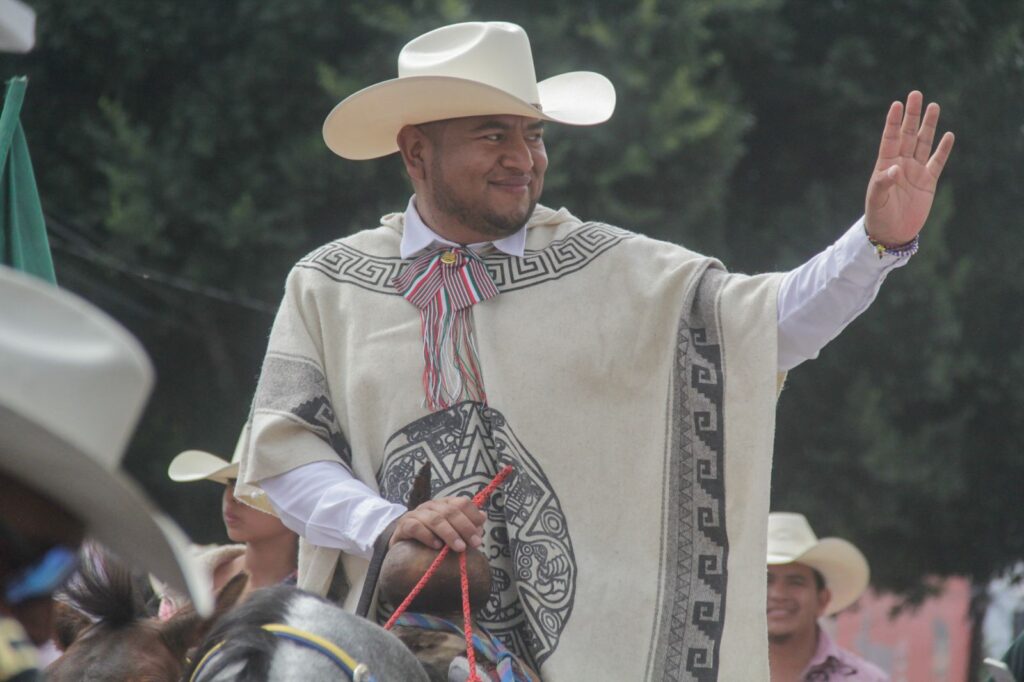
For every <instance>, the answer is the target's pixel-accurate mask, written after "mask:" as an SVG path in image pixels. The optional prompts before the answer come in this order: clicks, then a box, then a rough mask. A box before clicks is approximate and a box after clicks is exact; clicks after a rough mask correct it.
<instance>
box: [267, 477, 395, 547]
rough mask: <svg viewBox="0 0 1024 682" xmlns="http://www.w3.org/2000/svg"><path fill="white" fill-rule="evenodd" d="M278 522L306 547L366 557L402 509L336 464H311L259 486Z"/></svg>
mask: <svg viewBox="0 0 1024 682" xmlns="http://www.w3.org/2000/svg"><path fill="white" fill-rule="evenodd" d="M259 486H260V487H261V488H262V489H263V490H264V491H265V492H266V493H267V497H268V498H269V499H270V502H271V504H272V505H273V506H274V509H275V511H277V514H278V516H279V517H280V518H281V522H282V523H284V525H285V526H287V527H288V528H290V529H291V530H293V531H295V532H296V533H298V534H299V535H301V536H302V537H303V538H305V539H306V540H307V541H308V542H311V543H312V544H314V545H319V546H322V547H332V548H334V549H340V550H342V551H343V552H345V553H347V554H354V555H356V556H361V557H363V558H370V556H371V555H372V554H373V543H374V541H375V540H376V539H377V537H378V536H379V535H380V534H381V533H382V532H383V531H384V529H385V528H387V527H388V525H390V524H391V523H392V522H393V521H394V520H395V519H397V518H398V517H399V516H401V515H402V514H404V513H405V512H406V511H407V510H406V508H405V507H404V506H403V505H400V504H393V503H391V502H388V501H387V500H385V499H383V498H382V497H381V496H380V495H379V494H378V493H376V492H375V491H373V490H372V489H371V488H370V487H369V486H367V485H366V484H365V483H363V482H362V481H360V480H358V479H357V478H355V477H354V476H353V475H352V473H351V472H349V470H348V469H346V468H345V467H344V466H343V465H342V464H341V463H340V462H330V461H322V462H313V463H311V464H306V465H303V466H300V467H296V468H295V469H292V470H291V471H287V472H285V473H283V474H281V475H279V476H272V477H270V478H266V479H263V480H261V481H259Z"/></svg>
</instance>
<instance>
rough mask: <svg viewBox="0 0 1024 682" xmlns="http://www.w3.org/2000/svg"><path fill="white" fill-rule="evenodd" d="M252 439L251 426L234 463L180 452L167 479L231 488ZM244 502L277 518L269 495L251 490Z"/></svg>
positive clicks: (241, 437) (200, 453) (238, 446)
mask: <svg viewBox="0 0 1024 682" xmlns="http://www.w3.org/2000/svg"><path fill="white" fill-rule="evenodd" d="M248 439H249V423H248V422H246V423H245V426H243V427H242V432H241V433H240V434H239V436H238V442H237V443H236V444H235V452H234V454H233V455H232V456H231V461H230V462H227V461H225V460H224V459H223V458H221V457H218V456H217V455H215V454H213V453H212V452H206V451H205V450H185V451H184V452H180V453H178V455H177V456H175V458H174V459H173V460H171V463H170V465H169V466H168V467H167V476H168V478H170V479H171V480H172V481H177V482H179V483H191V482H192V481H214V482H216V483H220V484H222V485H228V483H229V482H230V481H231V480H232V479H235V480H237V479H238V467H239V464H240V462H241V461H242V453H243V452H245V448H246V446H247V444H248ZM238 499H240V500H241V501H242V502H244V503H245V504H248V505H249V506H251V507H255V508H256V509H259V510H260V511H261V512H266V513H267V514H274V515H275V516H276V515H277V512H275V511H274V507H273V506H272V505H271V504H270V500H269V499H267V495H266V493H264V492H263V491H262V490H260V489H258V488H252V489H251V490H250V492H249V493H248V494H247V495H245V496H244V497H239V498H238Z"/></svg>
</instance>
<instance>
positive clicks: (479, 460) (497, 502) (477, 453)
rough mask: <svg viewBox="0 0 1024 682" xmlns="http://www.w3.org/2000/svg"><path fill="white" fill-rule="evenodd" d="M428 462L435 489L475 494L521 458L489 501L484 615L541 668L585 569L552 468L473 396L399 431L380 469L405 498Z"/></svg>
mask: <svg viewBox="0 0 1024 682" xmlns="http://www.w3.org/2000/svg"><path fill="white" fill-rule="evenodd" d="M425 462H429V463H430V466H431V476H432V478H431V493H432V495H433V497H445V496H451V495H457V494H462V495H469V496H471V495H473V494H476V493H477V492H478V491H479V490H481V489H482V488H483V487H484V486H486V485H487V483H489V482H490V480H491V479H492V478H493V477H494V476H495V475H496V474H497V473H498V471H499V470H500V469H502V468H503V467H504V466H505V465H507V464H512V465H513V466H514V467H515V471H514V473H513V475H512V476H510V477H509V478H508V479H507V480H506V482H505V484H504V485H503V486H502V487H501V488H499V489H498V490H497V491H495V493H494V494H493V495H492V496H491V499H490V501H489V502H488V505H487V515H488V520H487V524H486V526H485V540H484V545H485V553H486V554H487V558H488V561H489V562H490V564H491V576H492V579H493V582H492V588H491V598H490V600H489V601H488V603H487V606H486V607H485V608H484V610H483V612H482V614H481V616H480V622H481V623H482V624H483V625H484V626H485V627H487V629H488V630H489V631H490V632H491V634H492V635H494V636H496V637H498V638H499V639H500V640H501V641H502V643H503V644H505V645H506V646H507V647H508V648H509V649H511V650H512V651H513V652H515V653H516V654H518V655H519V656H521V657H522V658H523V659H524V660H525V661H527V662H528V663H529V664H530V665H532V666H533V667H534V668H535V669H539V667H540V665H541V664H542V663H543V662H544V661H545V660H546V659H547V658H548V657H549V656H550V655H551V654H552V653H553V652H554V650H555V648H556V647H557V646H558V640H559V637H560V635H561V633H562V631H563V630H564V628H565V625H566V623H567V622H568V620H569V616H570V614H571V613H572V606H573V597H574V595H575V592H576V575H577V569H576V559H575V557H574V556H573V551H572V543H571V541H570V539H569V528H568V526H567V525H566V520H565V516H564V514H563V513H562V509H561V506H560V505H559V503H558V498H557V497H556V496H555V493H554V491H553V490H552V489H551V485H550V483H549V482H548V480H547V477H545V475H544V472H543V471H541V469H540V467H539V466H538V464H537V462H536V460H535V459H534V458H533V456H532V455H530V453H529V452H528V451H527V450H526V448H525V447H524V446H523V444H522V443H521V442H520V441H519V439H517V438H516V436H515V434H513V433H512V430H511V428H510V427H509V425H508V423H507V421H506V420H505V417H504V416H503V415H502V414H501V413H500V412H498V411H497V410H494V409H492V408H489V407H486V406H484V405H482V404H480V403H474V402H468V401H467V402H463V403H460V404H458V405H455V406H453V407H450V408H448V409H447V410H444V411H441V412H435V413H434V414H431V415H428V416H427V417H424V418H422V419H419V420H417V421H415V422H413V423H412V424H410V425H409V426H407V427H405V428H404V429H402V430H401V431H399V432H398V433H396V434H395V435H394V436H392V437H391V439H390V440H389V441H388V443H387V445H386V447H385V453H384V463H383V465H382V467H381V470H380V472H379V473H378V476H377V478H378V482H379V484H380V489H381V494H382V495H383V496H384V497H385V498H387V499H388V500H390V501H392V502H398V503H401V504H405V503H406V501H407V500H408V497H409V491H410V489H411V488H412V482H413V479H414V478H415V476H416V473H417V472H418V471H419V470H420V467H421V466H422V465H423V464H424V463H425Z"/></svg>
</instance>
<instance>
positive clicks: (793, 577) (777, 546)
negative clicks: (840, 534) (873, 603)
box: [767, 512, 889, 682]
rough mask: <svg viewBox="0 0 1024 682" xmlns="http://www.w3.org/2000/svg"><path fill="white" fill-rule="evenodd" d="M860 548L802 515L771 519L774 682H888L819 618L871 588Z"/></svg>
mask: <svg viewBox="0 0 1024 682" xmlns="http://www.w3.org/2000/svg"><path fill="white" fill-rule="evenodd" d="M869 577H870V570H869V569H868V562H867V559H865V558H864V555H863V554H862V553H861V551H860V550H859V549H857V548H856V547H855V546H853V545H852V544H850V543H849V542H847V541H846V540H842V539H840V538H822V539H820V540H819V539H818V537H817V536H816V535H815V534H814V531H813V530H811V526H810V524H809V523H808V522H807V519H806V518H805V517H804V516H803V515H802V514H794V513H791V512H772V513H771V514H769V515H768V608H767V614H768V657H769V666H770V669H771V680H772V682H829V681H835V680H844V681H846V682H887V681H888V680H889V676H888V675H887V674H886V673H884V672H883V671H882V670H881V669H879V668H878V667H877V666H875V665H874V664H872V663H869V662H868V661H865V660H864V659H862V658H861V657H859V656H857V655H856V654H854V653H852V652H850V651H847V650H845V649H842V648H840V647H839V646H838V645H837V644H836V643H835V642H834V641H832V638H831V637H830V636H829V634H828V633H827V632H825V630H823V629H822V627H821V625H819V623H818V620H819V619H820V618H823V617H825V616H831V615H833V614H836V613H839V612H840V611H842V610H843V609H845V608H846V607H848V606H850V605H851V604H853V603H854V602H855V601H857V599H858V598H859V597H860V595H861V594H863V592H864V590H865V589H867V586H868V579H869Z"/></svg>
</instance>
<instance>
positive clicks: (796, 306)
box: [259, 196, 909, 558]
mask: <svg viewBox="0 0 1024 682" xmlns="http://www.w3.org/2000/svg"><path fill="white" fill-rule="evenodd" d="M415 199H416V197H415V196H413V197H412V198H411V199H409V205H408V207H407V208H406V211H405V230H404V232H403V234H402V243H401V246H400V254H401V256H402V258H411V257H412V256H415V255H417V254H419V253H420V252H422V251H423V250H424V249H427V248H430V247H432V246H434V245H435V244H443V245H447V246H458V245H457V244H455V243H454V242H451V241H449V240H447V239H444V238H443V237H441V236H439V235H438V234H436V233H435V232H434V231H433V230H431V229H430V228H429V227H428V226H427V225H426V223H424V222H423V220H422V219H421V218H420V215H419V213H418V212H417V211H416V204H415ZM488 244H493V246H494V247H495V248H496V249H498V250H499V251H501V252H503V253H507V254H509V255H511V256H518V257H521V256H522V255H523V253H524V251H525V248H526V227H523V228H522V229H521V230H519V231H518V232H516V233H515V234H513V235H511V236H509V237H505V238H504V239H499V240H496V241H494V242H482V243H480V244H470V245H469V247H470V248H473V249H481V248H484V247H486V246H487V245H488ZM908 261H909V258H897V257H895V256H892V255H889V254H883V255H882V257H881V258H879V257H878V252H877V251H876V250H875V248H874V247H873V246H872V245H871V243H870V242H869V241H868V238H867V233H866V231H865V230H864V219H863V218H861V219H860V220H858V221H857V222H856V223H854V224H853V226H852V227H851V228H850V229H849V230H847V231H846V232H845V233H844V234H843V236H841V237H840V238H839V239H838V240H837V241H836V242H835V243H834V244H832V245H831V246H829V247H828V248H827V249H825V250H824V251H823V252H821V253H819V254H818V255H816V256H814V257H813V258H811V259H810V260H809V261H807V262H806V263H804V264H803V265H801V266H800V267H798V268H796V269H795V270H791V271H790V272H788V273H787V274H786V276H785V277H784V278H783V280H782V282H781V284H780V286H779V294H778V296H779V300H778V316H779V337H778V338H779V340H778V353H779V371H780V372H785V371H788V370H790V369H793V368H794V367H796V366H797V365H799V364H800V363H801V362H803V361H804V360H811V359H813V358H816V357H818V352H819V351H820V350H821V349H822V348H824V347H825V344H827V343H828V342H829V341H831V340H832V339H834V338H835V337H836V336H838V335H839V333H840V332H841V331H842V330H843V329H844V328H845V327H846V325H848V324H849V323H850V322H852V321H853V319H854V318H856V317H857V316H858V315H860V314H861V313H862V312H864V310H865V309H867V307H868V306H869V305H870V304H871V302H872V301H873V300H875V296H876V295H877V294H878V289H879V287H881V286H882V282H883V281H884V280H885V276H886V275H887V274H888V273H889V271H890V270H893V269H894V268H898V267H902V266H903V265H905V264H906V263H907V262H908ZM259 485H260V487H261V488H263V490H264V491H265V492H266V493H267V497H268V498H269V499H270V501H271V503H272V504H273V505H274V509H276V510H277V513H278V515H279V516H280V517H281V521H282V522H283V523H284V525H285V526H287V527H288V528H290V529H292V530H293V531H295V532H296V533H298V534H299V535H301V536H303V537H305V538H306V539H307V540H308V541H309V542H312V543H313V544H315V545H321V546H324V547H334V548H336V549H340V550H342V551H344V552H346V553H349V554H354V555H357V556H361V557H364V558H369V557H370V555H371V554H372V553H373V542H374V540H376V539H377V536H378V535H380V533H381V532H382V531H383V530H384V529H385V528H386V527H387V526H388V524H390V523H391V522H392V521H394V520H395V519H397V518H398V517H399V516H401V515H402V514H404V513H405V512H406V511H407V510H406V508H405V507H404V506H402V505H400V504H392V503H391V502H388V501H387V500H384V499H383V498H381V497H380V496H379V495H378V494H377V493H375V492H374V491H373V490H371V489H370V488H369V487H368V486H367V485H366V484H364V483H362V482H361V481H359V480H357V479H356V478H355V477H353V476H352V474H351V473H350V472H349V470H348V469H346V468H345V467H344V465H342V464H341V463H340V462H328V461H323V462H313V463H312V464H306V465H304V466H301V467H297V468H295V469H292V470H291V471H288V472H285V473H283V474H281V475H279V476H273V477H271V478H266V479H263V480H261V481H259Z"/></svg>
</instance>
